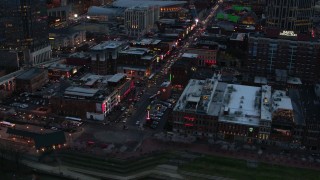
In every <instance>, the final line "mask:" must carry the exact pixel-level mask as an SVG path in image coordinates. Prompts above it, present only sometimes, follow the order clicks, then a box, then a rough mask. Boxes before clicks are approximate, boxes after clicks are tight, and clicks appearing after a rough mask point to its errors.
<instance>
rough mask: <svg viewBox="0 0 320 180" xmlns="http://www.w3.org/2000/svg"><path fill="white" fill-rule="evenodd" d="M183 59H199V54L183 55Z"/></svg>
mask: <svg viewBox="0 0 320 180" xmlns="http://www.w3.org/2000/svg"><path fill="white" fill-rule="evenodd" d="M181 57H183V58H197V57H198V54H193V53H183V54H182V56H181Z"/></svg>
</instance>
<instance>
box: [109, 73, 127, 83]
mask: <svg viewBox="0 0 320 180" xmlns="http://www.w3.org/2000/svg"><path fill="white" fill-rule="evenodd" d="M124 77H126V74H124V73H117V74H115V75H113V76H112V77H111V78H109V79H108V82H119V81H120V80H121V79H123V78H124Z"/></svg>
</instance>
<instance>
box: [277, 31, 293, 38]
mask: <svg viewBox="0 0 320 180" xmlns="http://www.w3.org/2000/svg"><path fill="white" fill-rule="evenodd" d="M280 36H293V37H296V36H297V34H295V33H294V31H282V32H280Z"/></svg>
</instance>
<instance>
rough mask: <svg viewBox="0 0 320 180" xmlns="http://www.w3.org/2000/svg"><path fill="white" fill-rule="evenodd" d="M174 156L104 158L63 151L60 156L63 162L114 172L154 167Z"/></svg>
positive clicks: (167, 154) (136, 170) (120, 172)
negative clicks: (129, 158) (125, 159)
mask: <svg viewBox="0 0 320 180" xmlns="http://www.w3.org/2000/svg"><path fill="white" fill-rule="evenodd" d="M172 156H174V154H172V153H163V154H155V155H153V156H149V157H145V158H141V159H135V160H127V161H123V160H118V159H103V158H99V157H92V156H90V155H85V154H76V155H75V154H72V153H62V154H60V157H61V159H62V163H63V164H66V165H70V166H74V167H78V168H86V169H92V170H95V171H96V170H98V171H99V170H100V171H104V172H105V171H107V172H110V173H114V174H119V175H123V174H127V175H129V174H132V173H135V172H141V171H143V170H147V169H152V168H154V167H155V166H157V165H159V164H164V163H166V162H167V161H168V159H169V158H171V157H172Z"/></svg>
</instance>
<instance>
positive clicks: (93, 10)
mask: <svg viewBox="0 0 320 180" xmlns="http://www.w3.org/2000/svg"><path fill="white" fill-rule="evenodd" d="M124 11H125V8H118V7H98V6H91V7H89V8H88V13H87V14H88V15H89V16H93V15H108V16H121V15H123V12H124Z"/></svg>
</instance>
